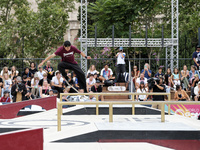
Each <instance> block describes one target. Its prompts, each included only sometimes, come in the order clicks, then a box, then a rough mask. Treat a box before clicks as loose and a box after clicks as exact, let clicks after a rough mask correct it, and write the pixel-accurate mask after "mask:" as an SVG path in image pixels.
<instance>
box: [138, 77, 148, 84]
mask: <svg viewBox="0 0 200 150" xmlns="http://www.w3.org/2000/svg"><path fill="white" fill-rule="evenodd" d="M141 81H143V82H144V84H147V78H145V77H144V80H140V78H137V80H136V83H138V84H139V85H140V82H141Z"/></svg>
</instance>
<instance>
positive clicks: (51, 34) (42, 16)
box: [0, 0, 74, 58]
mask: <svg viewBox="0 0 200 150" xmlns="http://www.w3.org/2000/svg"><path fill="white" fill-rule="evenodd" d="M4 1H5V3H2V4H0V7H1V10H2V11H3V10H7V5H6V4H7V3H14V4H13V5H9V10H14V12H13V13H11V12H10V11H8V12H9V15H8V16H7V17H6V14H7V13H6V11H3V12H4V13H3V14H2V17H1V18H2V19H1V20H0V21H1V22H0V23H1V26H0V31H1V34H0V39H1V40H0V42H1V43H0V49H1V50H0V51H1V53H0V54H2V55H3V56H5V55H8V54H9V56H10V57H28V58H30V57H35V58H41V57H45V56H46V55H47V54H48V53H50V52H51V51H52V49H55V48H56V47H57V46H58V45H59V44H61V43H63V37H64V35H65V33H66V29H67V27H68V26H67V25H68V12H70V11H72V10H73V9H74V1H73V0H36V2H37V5H38V8H37V9H38V10H37V11H36V12H35V11H33V10H32V9H31V7H30V4H29V3H28V2H27V0H18V1H17V0H4ZM6 18H7V19H6ZM5 50H6V52H7V53H6V54H5V53H3V52H5Z"/></svg>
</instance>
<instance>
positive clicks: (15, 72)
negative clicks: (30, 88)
mask: <svg viewBox="0 0 200 150" xmlns="http://www.w3.org/2000/svg"><path fill="white" fill-rule="evenodd" d="M18 74H19V71H17V69H16V67H15V66H12V68H11V79H13V77H14V76H18Z"/></svg>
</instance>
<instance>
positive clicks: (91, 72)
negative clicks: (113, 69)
mask: <svg viewBox="0 0 200 150" xmlns="http://www.w3.org/2000/svg"><path fill="white" fill-rule="evenodd" d="M95 73H96V74H99V72H98V71H97V70H96V67H95V65H91V66H90V68H89V70H88V72H87V78H89V75H90V74H93V75H94V74H95Z"/></svg>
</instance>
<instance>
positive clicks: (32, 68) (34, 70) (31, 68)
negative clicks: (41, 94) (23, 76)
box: [29, 62, 38, 78]
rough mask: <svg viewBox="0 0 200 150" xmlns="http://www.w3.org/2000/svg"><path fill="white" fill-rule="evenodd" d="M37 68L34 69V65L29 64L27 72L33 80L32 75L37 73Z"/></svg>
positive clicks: (32, 63)
mask: <svg viewBox="0 0 200 150" xmlns="http://www.w3.org/2000/svg"><path fill="white" fill-rule="evenodd" d="M37 71H38V70H37V68H36V65H35V63H34V62H31V63H30V69H29V72H30V73H31V77H32V78H33V77H34V74H35V73H36V72H37Z"/></svg>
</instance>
